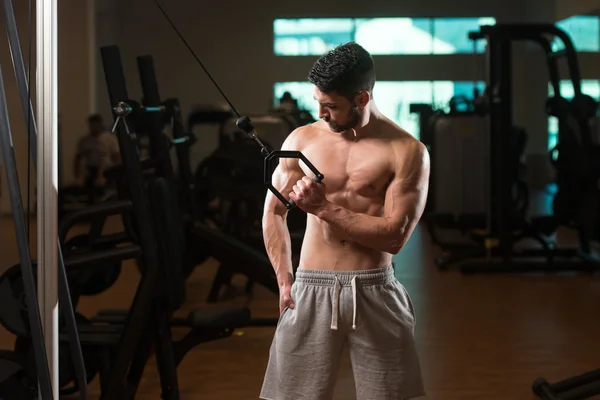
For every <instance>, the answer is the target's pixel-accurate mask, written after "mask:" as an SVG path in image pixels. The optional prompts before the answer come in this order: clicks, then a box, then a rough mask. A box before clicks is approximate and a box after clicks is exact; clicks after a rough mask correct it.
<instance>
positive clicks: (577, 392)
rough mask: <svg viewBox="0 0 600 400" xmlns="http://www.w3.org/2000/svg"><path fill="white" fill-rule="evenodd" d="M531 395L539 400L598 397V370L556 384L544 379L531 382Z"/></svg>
mask: <svg viewBox="0 0 600 400" xmlns="http://www.w3.org/2000/svg"><path fill="white" fill-rule="evenodd" d="M533 393H534V394H535V395H536V396H537V397H538V398H539V399H541V400H585V399H590V398H592V397H594V396H597V395H600V369H597V370H594V371H590V372H586V373H584V374H581V375H578V376H574V377H572V378H568V379H565V380H562V381H559V382H556V383H549V382H548V381H547V380H546V379H544V378H538V379H536V380H535V381H534V382H533Z"/></svg>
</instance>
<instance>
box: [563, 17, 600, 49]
mask: <svg viewBox="0 0 600 400" xmlns="http://www.w3.org/2000/svg"><path fill="white" fill-rule="evenodd" d="M556 26H557V27H559V28H561V29H562V30H564V31H565V32H566V33H567V34H568V35H569V36H570V38H571V41H572V42H573V46H574V47H575V50H577V51H580V52H596V51H600V19H599V18H598V16H597V15H575V16H572V17H569V18H567V19H563V20H562V21H559V22H557V23H556ZM564 48H565V46H564V44H563V42H562V40H560V39H555V40H554V41H553V43H552V49H553V50H554V51H557V50H563V49H564Z"/></svg>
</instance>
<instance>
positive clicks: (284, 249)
mask: <svg viewBox="0 0 600 400" xmlns="http://www.w3.org/2000/svg"><path fill="white" fill-rule="evenodd" d="M263 227H264V229H263V237H264V242H265V247H266V250H267V255H268V256H269V260H270V261H271V264H272V265H273V269H274V270H275V274H276V275H277V282H278V283H279V286H281V285H283V284H291V283H292V281H293V276H294V273H293V268H292V241H291V238H290V232H289V230H288V227H287V223H286V220H285V218H284V217H282V216H279V215H276V214H268V215H266V216H265V217H264V219H263Z"/></svg>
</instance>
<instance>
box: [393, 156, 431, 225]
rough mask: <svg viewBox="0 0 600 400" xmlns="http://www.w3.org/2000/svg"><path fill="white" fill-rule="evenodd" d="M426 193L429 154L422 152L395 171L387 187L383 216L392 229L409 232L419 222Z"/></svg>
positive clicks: (427, 187)
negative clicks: (389, 222) (387, 218)
mask: <svg viewBox="0 0 600 400" xmlns="http://www.w3.org/2000/svg"><path fill="white" fill-rule="evenodd" d="M428 189H429V153H428V152H427V150H426V149H424V148H419V150H418V151H416V152H415V154H414V155H413V156H412V157H411V159H410V160H407V162H406V163H405V164H404V165H402V167H401V168H399V171H397V173H396V176H395V178H394V180H393V182H392V183H391V184H390V186H389V189H388V193H387V196H386V197H387V198H386V207H385V208H386V210H385V214H386V216H388V217H389V218H390V220H391V222H392V224H393V227H394V229H398V230H406V229H409V230H412V229H413V228H414V226H415V225H416V223H417V222H418V220H419V219H420V218H421V215H422V214H423V211H424V209H425V203H426V201H427V194H428Z"/></svg>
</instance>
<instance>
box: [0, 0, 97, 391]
mask: <svg viewBox="0 0 600 400" xmlns="http://www.w3.org/2000/svg"><path fill="white" fill-rule="evenodd" d="M2 10H3V15H4V22H5V25H6V32H7V36H8V41H9V44H10V46H9V47H10V52H11V59H12V62H13V69H14V72H15V75H16V79H17V87H18V90H19V97H20V100H21V109H22V112H23V116H24V118H25V122H26V126H27V127H28V129H27V133H28V144H29V150H30V151H29V153H28V154H31V155H33V157H32V158H33V167H34V170H37V126H36V121H35V116H34V114H33V107H32V105H31V93H30V90H29V85H28V81H27V76H26V74H25V63H24V62H23V54H22V53H21V44H20V40H19V34H18V29H17V24H16V19H15V14H14V8H13V5H12V1H11V0H6V1H3V2H2ZM30 15H31V14H30ZM30 42H31V40H30ZM29 61H30V62H29V64H30V65H31V60H29ZM0 147H2V156H3V159H4V162H5V171H6V175H7V181H8V185H9V196H10V199H11V208H12V210H13V212H12V215H13V220H14V226H15V233H16V237H17V245H18V249H19V260H20V265H21V273H22V275H23V288H24V293H25V296H24V298H25V302H26V304H27V310H28V312H27V317H28V323H29V327H30V335H31V338H32V347H33V354H34V360H35V363H34V364H35V376H36V379H37V384H38V388H39V396H40V397H41V398H42V400H47V399H48V400H50V399H52V398H53V392H52V382H51V379H50V371H49V368H48V357H47V353H46V347H45V341H44V333H43V331H42V325H41V316H40V310H39V306H38V301H37V290H36V287H35V281H34V271H33V267H32V260H31V255H30V253H29V243H28V236H27V232H26V227H25V221H24V215H23V213H22V212H17V210H22V208H21V207H22V199H21V191H20V185H19V180H18V176H17V168H16V160H15V154H14V149H13V147H12V134H11V129H10V122H9V118H8V107H7V104H6V93H5V89H4V77H3V76H2V72H1V69H0ZM56 245H57V246H58V289H59V298H58V299H59V301H60V304H61V308H60V312H61V313H62V315H63V317H64V319H65V326H66V331H67V335H68V339H69V342H70V346H71V347H70V348H71V354H72V356H73V364H74V366H75V375H76V379H77V382H78V383H79V385H80V387H81V390H80V394H81V398H83V399H85V398H87V386H86V385H85V383H84V382H85V381H84V379H85V366H84V363H83V355H82V351H81V347H80V346H79V338H78V335H77V330H76V328H75V315H74V311H73V305H72V303H71V294H70V291H69V286H68V282H67V277H66V273H65V269H64V265H63V256H62V253H61V249H60V245H59V244H58V243H56ZM29 376H32V374H29Z"/></svg>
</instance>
